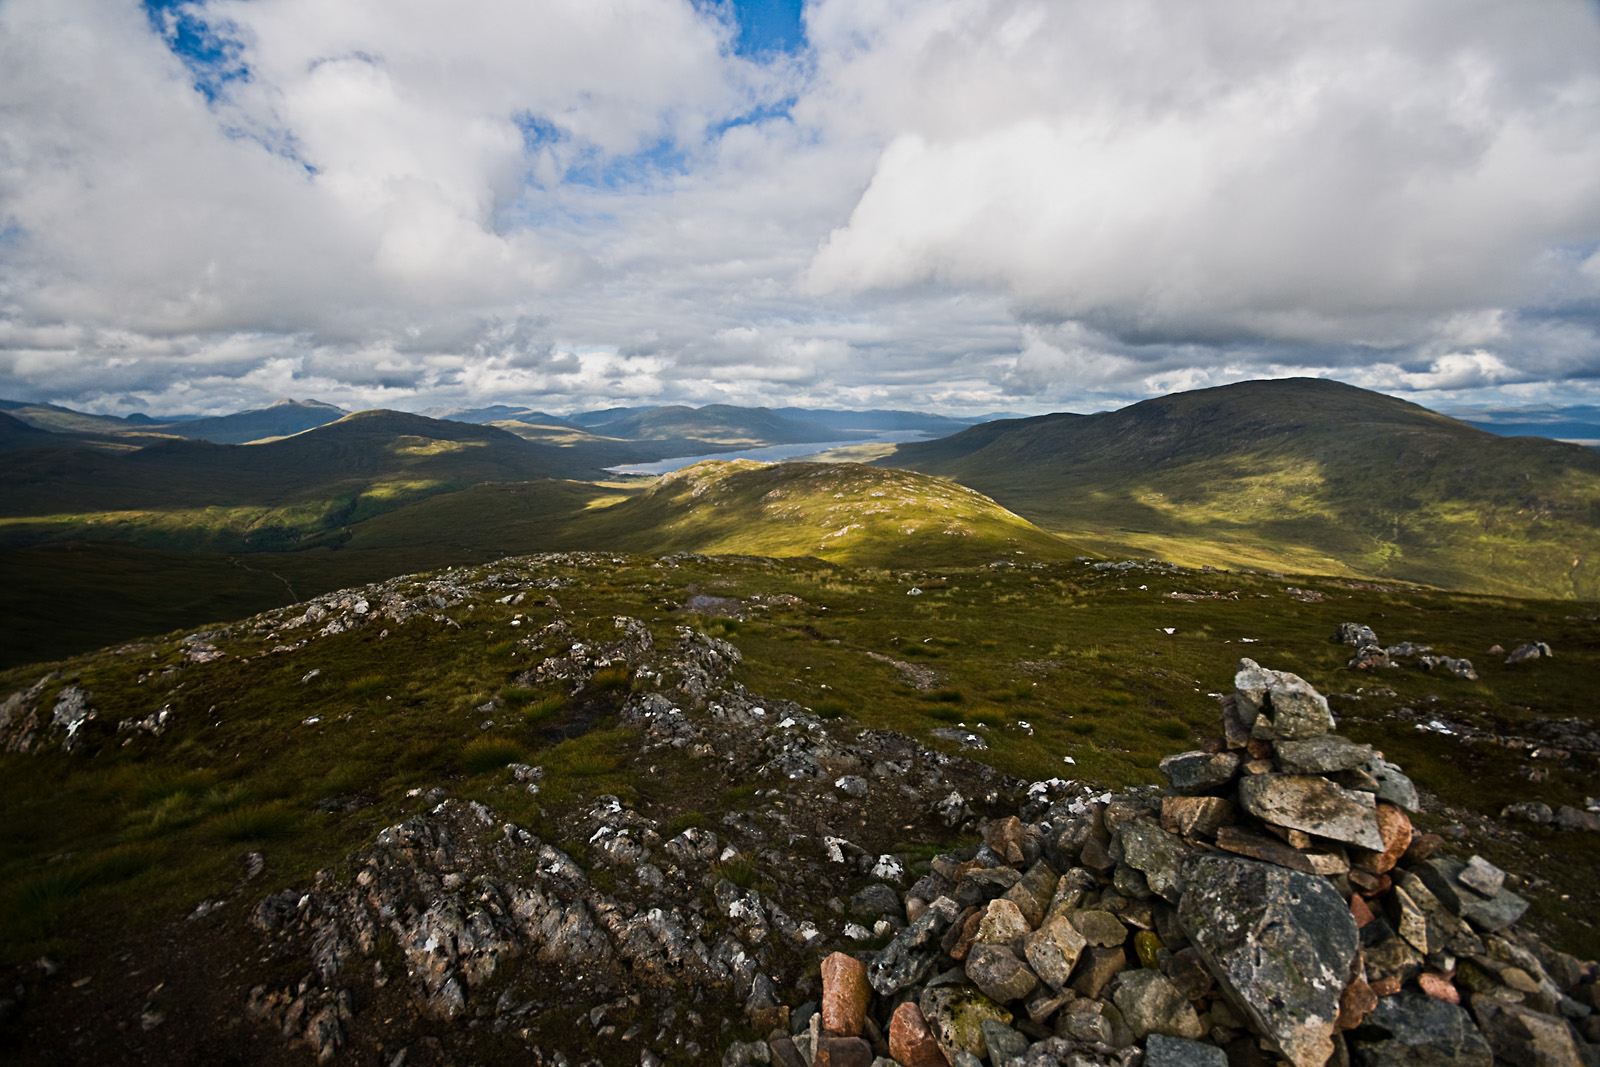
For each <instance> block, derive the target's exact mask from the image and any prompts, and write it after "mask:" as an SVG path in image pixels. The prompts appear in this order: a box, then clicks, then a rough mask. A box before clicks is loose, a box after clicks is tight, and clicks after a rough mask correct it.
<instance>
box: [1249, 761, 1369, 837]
mask: <svg viewBox="0 0 1600 1067" xmlns="http://www.w3.org/2000/svg"><path fill="white" fill-rule="evenodd" d="M1239 803H1240V804H1241V805H1242V806H1243V807H1244V809H1245V811H1247V812H1249V813H1250V814H1251V815H1254V816H1255V817H1256V818H1258V819H1261V820H1262V821H1263V822H1269V823H1272V824H1273V825H1274V826H1287V827H1289V828H1291V829H1294V830H1304V831H1305V832H1306V833H1308V834H1317V835H1318V836H1320V837H1328V838H1332V839H1333V840H1335V841H1344V842H1346V843H1348V844H1352V845H1358V846H1360V847H1361V848H1365V849H1371V850H1372V851H1373V852H1382V851H1383V847H1384V844H1383V836H1382V835H1381V834H1380V833H1379V832H1378V808H1377V804H1376V802H1375V801H1374V800H1373V795H1372V794H1371V793H1359V792H1356V791H1355V790H1351V789H1345V788H1343V787H1341V786H1337V785H1334V784H1333V783H1332V782H1330V781H1328V780H1327V779H1326V778H1320V777H1316V776H1312V775H1288V774H1254V775H1250V776H1248V777H1246V778H1245V779H1243V780H1242V781H1241V782H1240V783H1239Z"/></svg>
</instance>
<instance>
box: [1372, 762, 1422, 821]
mask: <svg viewBox="0 0 1600 1067" xmlns="http://www.w3.org/2000/svg"><path fill="white" fill-rule="evenodd" d="M1361 770H1362V771H1364V772H1365V773H1366V774H1367V776H1368V777H1370V778H1371V779H1372V780H1373V781H1375V782H1377V783H1378V789H1377V793H1378V799H1379V800H1381V801H1383V802H1384V803H1386V804H1393V805H1394V806H1395V807H1397V808H1404V809H1405V810H1406V811H1421V810H1422V804H1421V802H1420V801H1419V800H1418V799H1417V787H1416V786H1415V785H1413V784H1412V782H1411V779H1410V778H1407V777H1406V776H1405V774H1404V773H1403V772H1402V771H1401V770H1400V768H1399V767H1397V766H1395V765H1394V764H1392V763H1389V762H1387V761H1385V760H1381V759H1373V760H1372V761H1371V762H1370V763H1368V764H1366V765H1365V766H1363V767H1362V768H1361Z"/></svg>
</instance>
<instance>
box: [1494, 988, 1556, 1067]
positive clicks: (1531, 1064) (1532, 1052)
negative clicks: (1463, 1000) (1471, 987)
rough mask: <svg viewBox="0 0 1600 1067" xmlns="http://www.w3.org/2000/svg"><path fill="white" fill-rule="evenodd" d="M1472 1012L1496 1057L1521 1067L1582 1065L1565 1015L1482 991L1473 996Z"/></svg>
mask: <svg viewBox="0 0 1600 1067" xmlns="http://www.w3.org/2000/svg"><path fill="white" fill-rule="evenodd" d="M1472 1013H1473V1014H1474V1015H1475V1016H1477V1018H1478V1027H1479V1029H1481V1030H1482V1031H1483V1036H1484V1037H1485V1038H1487V1039H1488V1042H1489V1047H1490V1048H1492V1049H1493V1050H1494V1054H1495V1057H1496V1058H1497V1059H1502V1060H1505V1061H1507V1062H1508V1063H1515V1064H1518V1065H1519V1067H1520V1065H1525V1067H1583V1060H1582V1059H1580V1058H1579V1055H1578V1047H1577V1045H1576V1044H1575V1043H1574V1042H1573V1040H1572V1030H1571V1028H1570V1027H1568V1026H1567V1024H1566V1022H1565V1021H1564V1020H1562V1019H1558V1018H1556V1017H1555V1016H1553V1015H1546V1014H1544V1013H1543V1012H1538V1011H1534V1010H1532V1009H1531V1008H1527V1007H1524V1006H1523V1005H1521V1004H1509V1003H1507V1002H1505V1001H1503V1000H1497V999H1496V998H1494V997H1491V996H1486V995H1484V994H1482V993H1480V994H1478V995H1477V996H1475V997H1473V998H1472Z"/></svg>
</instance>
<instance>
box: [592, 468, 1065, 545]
mask: <svg viewBox="0 0 1600 1067" xmlns="http://www.w3.org/2000/svg"><path fill="white" fill-rule="evenodd" d="M565 541H566V543H567V544H568V545H570V546H573V547H576V546H579V545H582V546H585V547H590V548H597V549H619V550H626V551H634V552H652V553H660V552H681V551H691V552H707V553H743V554H748V555H763V556H815V557H817V558H819V559H827V560H837V561H850V562H854V563H866V562H875V563H885V564H887V563H894V564H896V565H899V566H911V565H918V564H920V565H924V566H940V565H946V564H954V563H965V564H969V565H970V564H975V563H981V562H987V561H988V560H990V559H993V558H994V557H995V556H997V555H1004V556H1007V557H1016V556H1025V557H1027V558H1029V559H1034V558H1044V559H1062V558H1070V557H1072V556H1075V555H1078V554H1080V550H1079V549H1077V548H1076V547H1075V546H1073V545H1069V544H1067V543H1066V542H1064V541H1062V540H1060V539H1059V538H1056V537H1054V536H1052V535H1050V534H1048V533H1045V532H1044V531H1043V530H1040V529H1039V528H1037V527H1036V526H1034V525H1033V524H1032V523H1030V522H1028V521H1026V520H1024V519H1022V518H1019V517H1018V516H1016V515H1013V514H1012V513H1010V512H1009V511H1006V510H1005V509H1004V508H1002V507H1000V506H999V505H997V504H995V502H994V501H992V500H990V499H988V498H987V497H985V496H983V495H982V494H981V493H977V492H974V491H973V490H971V489H968V488H966V487H965V486H961V485H956V484H955V483H953V482H948V481H944V480H943V479H938V478H929V477H926V476H925V475H919V474H915V473H912V472H909V471H889V470H879V469H876V468H873V467H869V466H865V465H863V464H859V463H772V464H761V463H756V462H754V461H752V460H737V461H734V462H731V463H727V462H715V461H713V462H707V463H697V464H695V465H694V466H692V467H686V468H684V469H683V470H680V471H675V472H673V473H671V474H667V475H663V476H662V477H661V478H660V479H659V480H658V481H657V482H656V483H655V484H654V485H652V486H651V487H650V488H649V489H648V490H646V491H645V492H643V493H640V494H639V495H637V496H634V497H631V498H629V499H627V500H623V501H621V502H619V503H617V504H614V505H612V506H610V507H605V508H595V509H592V510H589V511H586V512H584V513H582V514H580V515H578V516H576V517H575V518H574V520H573V522H572V523H571V524H570V526H569V527H568V529H567V533H566V537H565Z"/></svg>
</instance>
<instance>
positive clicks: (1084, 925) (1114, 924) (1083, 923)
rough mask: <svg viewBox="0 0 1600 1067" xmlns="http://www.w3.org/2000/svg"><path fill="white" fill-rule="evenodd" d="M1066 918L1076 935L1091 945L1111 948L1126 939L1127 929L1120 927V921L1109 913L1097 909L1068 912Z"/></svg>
mask: <svg viewBox="0 0 1600 1067" xmlns="http://www.w3.org/2000/svg"><path fill="white" fill-rule="evenodd" d="M1067 918H1068V919H1069V920H1071V922H1072V925H1073V926H1074V927H1076V928H1077V930H1078V933H1080V934H1082V935H1083V939H1084V940H1085V941H1087V942H1089V944H1091V945H1099V946H1101V947H1102V948H1112V947H1114V946H1117V945H1120V944H1122V943H1123V942H1124V941H1126V940H1127V939H1128V928H1127V927H1126V926H1124V925H1122V920H1120V919H1118V918H1117V917H1116V916H1115V915H1113V914H1111V913H1110V912H1109V911H1102V910H1101V909H1099V908H1089V909H1086V910H1083V911H1069V912H1068V913H1067Z"/></svg>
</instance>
